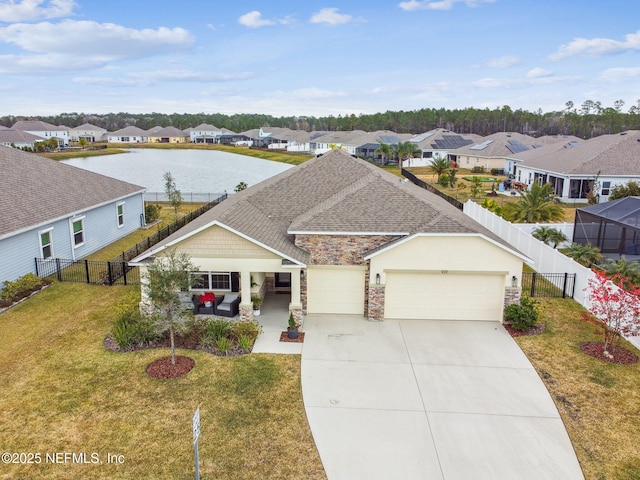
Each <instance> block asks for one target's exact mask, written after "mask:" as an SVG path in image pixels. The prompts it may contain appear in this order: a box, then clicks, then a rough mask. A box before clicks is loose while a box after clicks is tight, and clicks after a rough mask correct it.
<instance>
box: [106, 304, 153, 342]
mask: <svg viewBox="0 0 640 480" xmlns="http://www.w3.org/2000/svg"><path fill="white" fill-rule="evenodd" d="M111 337H112V338H113V341H114V342H116V344H117V345H118V346H119V347H120V348H122V349H127V348H131V347H136V346H145V345H149V344H150V343H152V342H154V341H155V340H157V339H158V338H159V336H158V333H157V331H156V329H155V326H154V323H153V319H152V318H151V317H148V316H145V315H142V314H140V312H138V311H136V312H130V313H125V314H122V315H119V316H118V317H117V318H116V319H115V321H114V322H113V326H112V328H111Z"/></svg>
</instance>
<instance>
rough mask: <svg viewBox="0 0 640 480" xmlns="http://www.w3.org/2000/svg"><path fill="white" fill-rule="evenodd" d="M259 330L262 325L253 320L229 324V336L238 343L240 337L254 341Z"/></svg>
mask: <svg viewBox="0 0 640 480" xmlns="http://www.w3.org/2000/svg"><path fill="white" fill-rule="evenodd" d="M261 330H262V327H261V326H260V324H259V323H258V322H256V321H255V320H253V321H251V322H235V323H234V324H233V325H231V331H230V336H231V338H232V339H233V340H236V341H237V342H238V343H240V337H249V338H250V339H251V340H252V341H254V342H255V340H256V338H258V334H259V333H260V332H261Z"/></svg>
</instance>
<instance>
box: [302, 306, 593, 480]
mask: <svg viewBox="0 0 640 480" xmlns="http://www.w3.org/2000/svg"><path fill="white" fill-rule="evenodd" d="M304 330H305V332H306V336H305V342H304V346H303V349H302V392H303V398H304V404H305V408H306V412H307V417H308V419H309V424H310V426H311V432H312V433H313V437H314V439H315V442H316V445H317V447H318V451H319V452H320V457H321V459H322V462H323V464H324V467H325V470H326V472H327V475H328V478H329V480H340V479H345V480H347V479H348V480H356V479H368V480H371V479H403V480H412V479H429V480H437V479H445V480H454V479H473V480H479V479H487V480H488V479H491V480H501V479H504V480H513V479H518V480H526V479H532V480H542V479H558V480H560V479H562V480H573V479H583V478H584V477H583V475H582V471H581V469H580V466H579V464H578V461H577V458H576V456H575V453H574V450H573V447H572V445H571V442H570V441H569V437H568V435H567V433H566V430H565V427H564V424H563V423H562V420H561V419H560V416H559V414H558V411H557V409H556V407H555V405H554V403H553V401H552V399H551V397H550V395H549V393H548V392H547V390H546V388H545V386H544V384H543V383H542V381H541V380H540V378H539V377H538V375H537V373H536V372H535V370H534V369H533V367H532V366H531V364H530V362H529V361H528V359H527V358H526V356H525V355H524V354H523V353H522V351H521V350H520V348H519V347H518V345H517V344H516V343H515V342H514V341H513V339H512V338H511V336H510V335H509V334H508V333H507V332H506V331H505V330H504V328H503V327H502V325H500V323H498V322H474V321H427V320H400V321H389V320H386V321H384V322H368V321H366V320H364V319H363V318H362V317H356V316H330V315H309V316H308V317H307V319H306V320H305V325H304Z"/></svg>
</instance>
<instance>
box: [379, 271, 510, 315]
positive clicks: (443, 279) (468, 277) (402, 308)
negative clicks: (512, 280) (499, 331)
mask: <svg viewBox="0 0 640 480" xmlns="http://www.w3.org/2000/svg"><path fill="white" fill-rule="evenodd" d="M386 277H387V278H386V288H385V308H384V317H385V318H407V319H433V320H494V321H495V320H500V319H501V318H502V304H503V298H504V274H501V275H499V274H493V275H492V274H466V273H465V274H460V273H458V274H456V273H448V272H434V273H424V272H415V273H414V272H388V273H387V275H386Z"/></svg>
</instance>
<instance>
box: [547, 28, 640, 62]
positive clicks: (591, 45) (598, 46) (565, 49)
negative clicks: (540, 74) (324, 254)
mask: <svg viewBox="0 0 640 480" xmlns="http://www.w3.org/2000/svg"><path fill="white" fill-rule="evenodd" d="M627 50H638V51H640V30H639V31H637V32H636V33H630V34H628V35H625V39H624V41H619V40H612V39H610V38H591V39H588V38H576V39H574V40H573V41H572V42H571V43H568V44H565V45H561V46H560V48H559V49H558V51H557V52H556V53H553V54H551V55H549V59H550V60H554V61H557V60H563V59H565V58H570V57H577V56H585V57H602V56H604V55H615V54H617V53H622V52H625V51H627Z"/></svg>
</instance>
